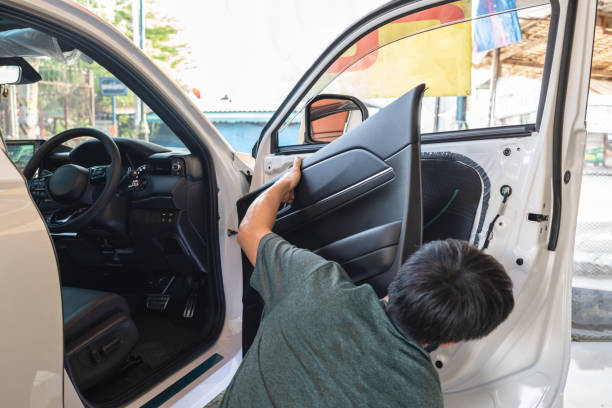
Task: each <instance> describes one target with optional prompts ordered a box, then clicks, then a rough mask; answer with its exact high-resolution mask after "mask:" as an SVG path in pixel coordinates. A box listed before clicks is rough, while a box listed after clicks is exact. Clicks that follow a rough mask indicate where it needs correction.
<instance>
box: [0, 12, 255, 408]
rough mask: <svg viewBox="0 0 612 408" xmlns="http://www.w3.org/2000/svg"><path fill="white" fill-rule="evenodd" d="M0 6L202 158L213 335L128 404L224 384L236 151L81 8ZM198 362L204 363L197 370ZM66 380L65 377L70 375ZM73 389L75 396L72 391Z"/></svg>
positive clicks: (235, 313)
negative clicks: (108, 78)
mask: <svg viewBox="0 0 612 408" xmlns="http://www.w3.org/2000/svg"><path fill="white" fill-rule="evenodd" d="M0 12H2V13H3V14H5V15H8V16H10V18H12V19H15V20H16V21H21V22H23V23H24V25H27V26H30V27H34V28H36V29H38V30H40V31H43V32H49V33H52V34H53V36H55V37H58V38H61V39H64V40H65V41H68V42H69V43H71V44H73V45H74V46H75V47H76V48H79V49H80V50H82V51H84V52H86V53H87V54H88V55H89V56H90V57H91V58H94V59H95V60H96V62H98V63H100V64H101V65H102V66H104V67H105V68H106V69H107V70H109V72H111V73H112V74H113V75H115V76H116V77H117V78H119V79H120V80H121V81H122V82H123V83H125V84H126V85H127V86H128V87H130V89H132V90H133V91H134V93H135V94H137V95H138V96H139V97H140V98H141V99H142V100H143V101H144V102H145V103H147V105H148V106H149V107H151V109H153V110H154V111H155V112H156V113H157V114H158V116H159V117H160V118H161V119H162V120H163V121H164V122H165V123H166V124H167V125H168V127H169V128H170V129H171V130H172V131H173V132H174V133H175V134H177V135H179V134H180V135H183V137H181V140H182V141H183V142H184V143H185V145H186V147H187V148H189V149H190V150H191V151H192V152H196V154H197V155H198V156H199V157H204V158H205V162H204V163H203V165H205V166H207V169H206V171H207V172H208V174H209V175H210V177H209V180H208V182H209V186H208V187H209V189H210V191H211V192H216V193H217V194H216V195H213V196H212V197H211V202H210V205H211V207H210V211H209V215H210V220H209V225H211V231H210V234H211V237H213V238H212V239H211V240H210V242H209V244H210V246H211V248H212V252H213V254H214V255H213V259H212V260H211V264H212V265H213V269H214V270H213V271H211V272H213V273H216V274H217V277H216V280H215V282H214V284H215V286H216V288H217V290H218V292H219V294H220V295H219V301H220V302H221V303H222V304H221V305H220V310H221V313H220V316H219V319H218V321H217V323H216V324H217V328H218V333H219V334H218V337H217V338H215V339H211V340H210V341H209V342H208V343H207V344H205V345H203V346H202V348H201V351H199V352H197V353H196V354H194V355H192V356H190V357H188V358H187V361H186V362H185V361H182V362H181V363H180V364H179V365H177V366H176V369H175V371H174V372H173V373H172V374H171V375H169V376H167V377H165V378H161V377H160V378H157V379H156V383H155V384H154V385H152V386H151V387H150V388H148V389H147V390H146V391H145V392H144V393H143V394H141V395H139V396H136V398H135V399H132V400H131V401H130V402H129V406H142V405H143V404H145V403H147V402H149V401H151V400H152V399H155V398H157V399H155V401H157V402H159V401H162V402H170V403H172V401H178V400H180V399H181V398H187V399H194V398H195V399H197V400H201V398H200V396H202V395H203V393H205V394H206V393H208V392H209V391H210V390H211V389H213V390H215V389H217V388H218V387H219V386H220V385H222V384H223V383H229V381H230V379H231V377H232V375H233V373H234V372H235V370H236V369H237V364H236V359H238V361H239V360H240V358H241V357H240V356H241V353H240V347H241V345H240V331H239V330H237V329H236V327H239V326H236V324H235V322H236V321H239V320H240V318H241V313H242V308H241V293H242V288H241V284H240V282H241V264H240V248H239V246H238V243H237V241H236V237H235V234H232V233H231V231H236V230H237V229H238V221H237V217H236V211H235V206H234V204H235V202H236V201H237V200H238V198H240V197H241V196H242V195H244V194H245V193H246V192H247V190H248V181H247V179H246V177H245V176H244V174H243V172H242V171H241V169H240V168H239V167H237V166H236V165H235V164H234V163H233V161H234V160H235V152H234V150H233V149H232V148H231V146H230V145H229V144H228V143H227V142H226V141H225V139H224V138H223V137H222V136H221V134H220V133H219V132H218V131H217V130H216V129H215V128H214V126H213V125H212V124H211V123H210V121H208V120H207V119H206V118H205V117H204V115H203V114H202V112H200V110H199V109H198V108H197V107H196V106H195V104H193V102H192V101H191V100H190V99H189V98H188V97H187V96H186V95H185V93H184V92H183V90H182V89H180V87H179V86H178V85H177V84H176V83H175V82H174V81H172V80H171V79H169V78H168V77H167V75H166V74H164V73H163V72H162V71H161V69H159V68H158V67H157V65H156V64H155V63H154V62H153V61H152V60H151V59H150V58H149V57H147V56H146V55H145V54H144V53H143V52H142V50H140V49H139V48H137V47H136V46H135V45H134V44H133V43H132V42H131V41H130V40H129V39H128V38H127V37H125V36H124V35H123V34H122V33H121V32H119V31H118V30H117V29H116V28H114V27H112V26H111V25H110V24H108V23H106V22H104V21H103V20H102V19H100V18H99V17H97V16H95V15H94V14H93V13H91V12H89V11H87V10H86V9H85V8H83V7H82V6H79V5H76V4H71V3H68V2H65V1H62V0H42V1H38V0H23V1H22V0H3V1H2V2H1V3H0ZM28 197H29V196H28ZM30 200H31V198H30ZM211 362H212V363H213V364H210V363H211ZM208 365H210V367H208ZM202 367H208V368H207V369H206V370H202ZM224 367H225V369H224V370H220V369H221V368H224ZM227 367H229V369H228V368H227ZM217 371H219V372H222V373H223V374H222V375H221V378H219V376H218V375H217V376H216V377H215V378H214V380H210V381H208V380H209V378H211V377H212V376H213V374H215V373H216V372H217ZM66 384H71V382H70V381H69V380H68V381H67V382H66ZM203 384H205V386H204V388H205V389H203V388H202V385H203ZM168 390H170V391H168ZM72 391H75V392H77V394H78V390H72ZM73 394H74V393H70V395H73ZM213 397H214V395H213ZM160 398H161V399H160Z"/></svg>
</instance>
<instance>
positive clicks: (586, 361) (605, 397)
mask: <svg viewBox="0 0 612 408" xmlns="http://www.w3.org/2000/svg"><path fill="white" fill-rule="evenodd" d="M564 407H565V408H583V407H584V408H612V342H572V360H571V362H570V367H569V373H568V375H567V383H566V385H565V397H564Z"/></svg>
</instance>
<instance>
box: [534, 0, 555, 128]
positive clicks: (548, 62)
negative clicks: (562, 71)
mask: <svg viewBox="0 0 612 408" xmlns="http://www.w3.org/2000/svg"><path fill="white" fill-rule="evenodd" d="M550 8H551V10H550V24H549V25H548V44H546V55H545V56H544V71H543V72H542V86H541V88H540V100H539V102H538V113H537V115H536V124H535V128H536V130H540V125H541V124H542V115H543V114H544V104H545V103H546V94H547V92H546V91H547V90H548V84H549V83H550V70H551V68H552V60H553V53H554V52H555V43H556V42H557V31H558V29H559V1H558V0H550Z"/></svg>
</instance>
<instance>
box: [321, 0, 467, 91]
mask: <svg viewBox="0 0 612 408" xmlns="http://www.w3.org/2000/svg"><path fill="white" fill-rule="evenodd" d="M470 7H471V5H470V2H469V1H459V2H454V3H450V4H445V5H442V6H438V7H434V8H431V9H428V10H424V11H421V12H417V13H414V14H411V15H409V16H406V17H402V18H400V19H398V20H395V21H393V22H391V23H389V24H386V25H384V26H383V27H381V28H379V29H378V30H376V31H374V32H372V33H370V34H368V35H367V36H365V37H363V38H362V39H361V40H359V41H358V42H357V43H356V44H355V45H354V46H353V47H351V48H350V49H349V50H347V51H346V52H345V53H344V55H343V56H342V57H340V58H339V60H338V61H336V62H335V63H334V64H333V65H332V66H331V67H330V68H329V69H328V71H327V73H326V74H338V73H340V72H343V71H344V72H343V73H342V74H341V75H340V76H339V77H338V78H336V80H335V81H334V82H336V81H337V82H336V83H334V84H333V85H332V88H334V91H337V92H342V91H345V92H346V93H349V94H351V95H355V96H358V97H361V98H364V99H369V98H390V97H398V96H401V95H402V94H404V93H405V92H407V91H409V90H410V89H412V88H414V87H415V86H417V85H418V84H420V83H425V84H426V86H427V89H426V91H425V95H426V96H466V95H469V93H470V89H471V65H472V29H471V23H470V22H469V21H467V22H462V23H457V24H452V23H453V22H456V21H461V20H463V19H465V18H469V16H470ZM444 24H449V25H448V26H443V27H440V26H441V25H444ZM428 28H431V30H430V31H427V29H428ZM414 33H417V34H414Z"/></svg>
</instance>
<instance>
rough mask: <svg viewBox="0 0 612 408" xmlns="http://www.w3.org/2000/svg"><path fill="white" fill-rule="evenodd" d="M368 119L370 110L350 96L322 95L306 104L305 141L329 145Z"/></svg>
mask: <svg viewBox="0 0 612 408" xmlns="http://www.w3.org/2000/svg"><path fill="white" fill-rule="evenodd" d="M367 118H368V108H367V107H366V106H365V104H364V103H363V102H361V101H360V100H359V99H357V98H354V97H352V96H348V95H330V94H321V95H317V96H315V97H314V98H312V99H311V100H310V101H309V102H308V103H307V104H306V110H305V129H304V133H305V139H306V140H308V141H310V142H311V143H329V142H332V141H334V140H336V139H337V138H339V137H340V136H342V135H343V134H345V133H347V132H348V131H349V130H351V129H353V128H355V127H357V126H359V125H360V124H361V122H363V121H365V120H366V119H367Z"/></svg>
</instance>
